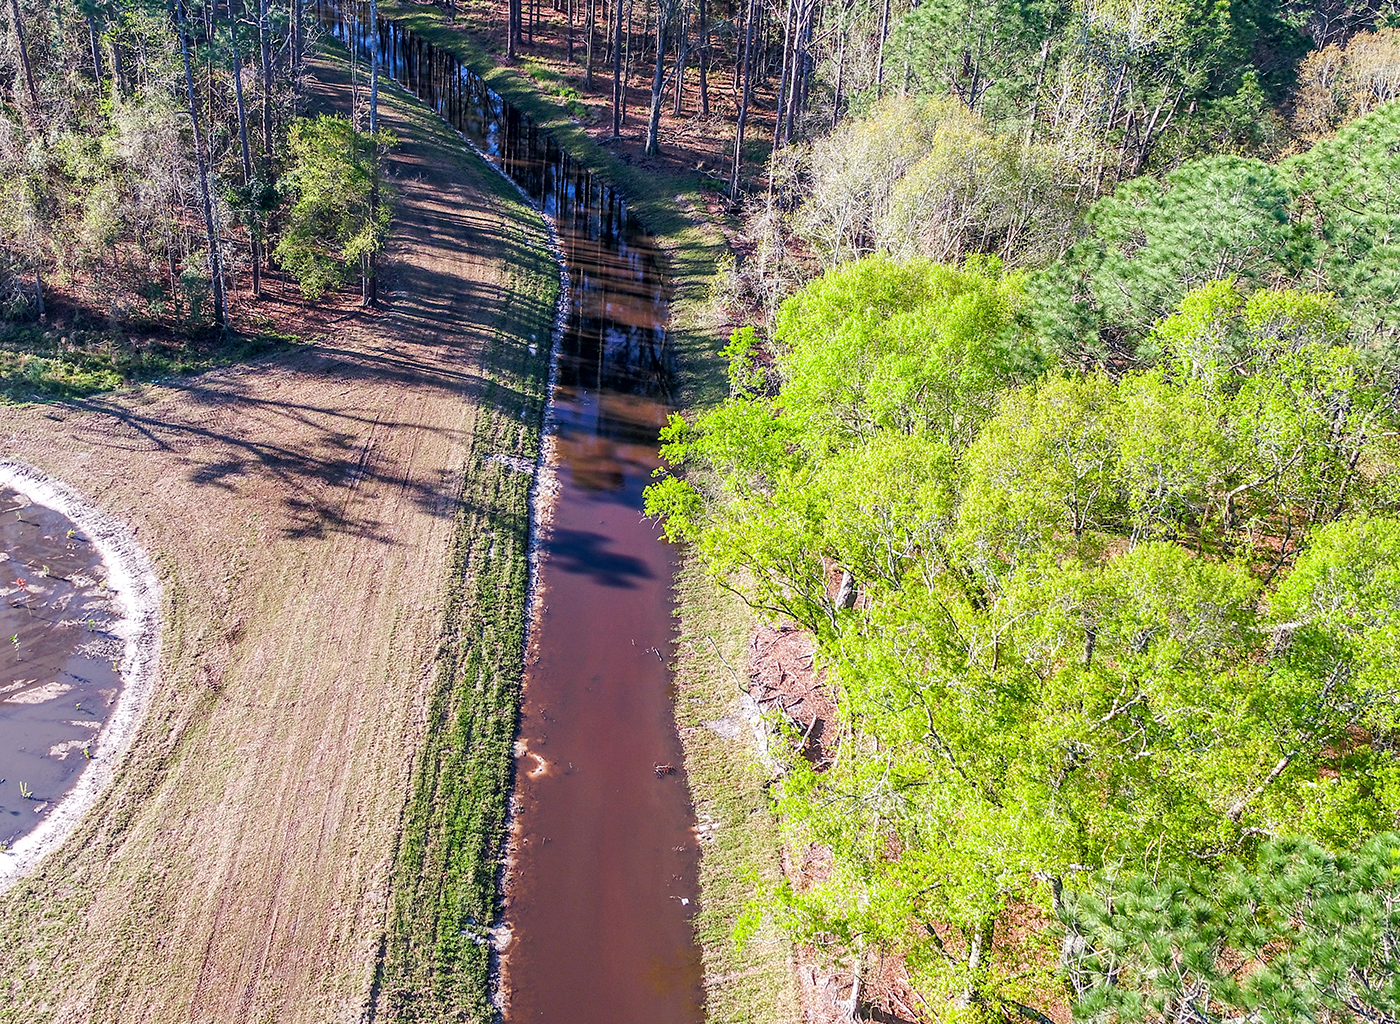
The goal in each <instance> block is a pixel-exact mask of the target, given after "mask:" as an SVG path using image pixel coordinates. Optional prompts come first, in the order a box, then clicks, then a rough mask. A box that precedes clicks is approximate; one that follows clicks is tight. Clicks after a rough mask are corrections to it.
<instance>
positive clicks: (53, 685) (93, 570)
mask: <svg viewBox="0 0 1400 1024" xmlns="http://www.w3.org/2000/svg"><path fill="white" fill-rule="evenodd" d="M120 618H121V608H120V607H119V605H118V603H117V600H116V597H115V595H114V594H113V592H112V591H111V590H109V589H108V587H107V568H106V566H105V565H104V563H103V560H102V556H101V554H100V553H99V551H98V550H97V547H96V546H95V545H94V543H93V541H92V538H90V537H88V536H87V535H86V534H84V532H83V531H82V530H81V529H79V528H78V527H77V525H76V524H74V523H73V522H72V520H70V519H68V518H67V517H66V516H63V515H61V514H60V513H58V512H55V511H54V510H53V509H50V508H46V507H45V506H43V505H39V504H36V503H35V502H33V501H31V500H30V499H29V498H27V497H25V496H24V495H22V494H20V493H19V492H17V491H15V490H11V489H8V488H4V487H0V843H2V844H4V845H5V846H6V847H10V846H13V845H14V843H15V841H16V840H18V839H20V838H21V837H23V836H24V835H26V834H27V833H29V832H31V831H32V830H33V829H34V828H36V827H37V826H38V825H39V824H40V823H41V822H42V821H43V820H44V817H45V815H46V814H48V813H49V812H50V811H52V810H53V809H54V807H55V806H56V805H57V803H58V801H59V800H60V799H61V798H62V797H63V796H64V795H65V794H67V793H68V792H69V790H71V789H72V788H73V787H74V786H75V785H76V784H77V782H78V778H79V776H80V775H81V774H82V772H83V769H84V768H86V767H87V765H88V763H89V761H90V759H91V758H92V757H93V756H95V751H96V740H97V736H98V733H99V732H100V731H101V729H102V726H103V724H104V723H105V722H106V721H107V718H108V717H109V715H110V714H111V712H112V710H113V709H114V708H115V706H116V703H117V696H118V693H119V691H120V689H121V684H120V679H119V676H118V665H119V664H120V662H121V660H122V654H123V650H124V644H123V642H122V641H121V640H120V639H119V638H118V637H117V636H116V635H114V633H113V628H114V627H115V626H116V625H117V623H118V622H119V620H120Z"/></svg>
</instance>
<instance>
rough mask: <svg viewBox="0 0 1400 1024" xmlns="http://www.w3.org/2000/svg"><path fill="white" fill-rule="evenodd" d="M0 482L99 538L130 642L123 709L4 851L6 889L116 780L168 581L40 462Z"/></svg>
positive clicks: (147, 681) (137, 714) (1, 874)
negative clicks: (69, 782)
mask: <svg viewBox="0 0 1400 1024" xmlns="http://www.w3.org/2000/svg"><path fill="white" fill-rule="evenodd" d="M0 487H8V488H11V489H13V490H15V491H18V492H19V493H20V494H23V495H24V496H25V497H26V498H28V499H29V500H30V501H32V502H34V503H35V504H37V505H44V506H45V507H47V508H51V509H53V510H54V511H55V512H60V513H62V514H63V515H65V516H67V517H68V518H69V519H71V520H72V521H73V523H74V524H75V525H76V526H77V527H78V529H80V530H82V531H83V533H85V534H87V536H88V537H89V538H90V539H91V540H92V543H93V546H94V547H96V548H97V551H98V553H99V554H100V555H101V556H102V561H103V563H104V565H105V566H106V568H107V588H108V590H110V591H111V592H112V593H113V596H114V597H115V598H116V603H117V607H118V608H119V609H120V610H121V613H122V614H121V618H120V619H119V620H118V622H117V623H116V624H115V625H114V626H113V627H112V632H113V633H115V634H116V635H117V636H118V637H119V638H121V639H122V640H123V641H124V648H125V649H124V652H123V654H122V663H121V669H120V672H121V679H122V688H121V692H120V695H119V696H118V698H117V706H116V708H115V709H114V710H113V712H112V715H111V717H110V718H108V720H107V723H106V724H105V725H104V726H103V727H102V730H101V732H99V733H98V735H97V740H96V742H95V743H94V744H93V746H92V754H93V759H92V760H91V761H89V762H88V764H87V767H86V768H84V769H83V772H82V774H81V775H80V776H79V777H78V782H77V785H75V786H74V787H73V788H72V789H71V790H70V791H69V792H68V795H67V796H65V797H64V798H63V799H62V800H60V801H59V803H58V806H57V807H55V808H54V809H53V810H52V811H50V812H49V813H48V815H47V816H46V817H45V818H44V820H43V821H42V822H41V823H40V824H39V825H38V827H37V828H35V829H34V831H32V832H30V833H29V834H28V835H26V836H24V837H22V838H21V839H19V840H18V841H17V842H16V843H15V844H14V845H13V846H11V847H10V848H9V849H8V850H7V851H5V852H4V853H3V854H0V893H3V892H5V890H7V889H9V888H10V886H12V885H14V884H15V883H16V882H17V881H19V880H20V879H21V878H23V877H24V876H25V875H27V874H29V873H30V872H31V871H33V870H34V869H35V868H36V867H37V866H38V865H39V862H40V861H41V860H43V858H44V857H45V856H46V855H47V854H49V853H51V852H52V851H53V850H55V849H57V848H58V847H59V846H60V845H62V843H63V841H64V840H65V839H67V838H68V836H69V834H70V833H71V832H72V831H73V829H74V828H75V827H76V826H77V824H78V822H79V821H80V820H81V819H82V817H83V815H84V814H85V813H87V810H88V808H90V807H91V806H92V805H93V804H94V803H95V802H96V801H97V798H98V797H99V796H101V795H102V792H103V791H104V790H105V789H106V788H107V787H108V786H109V785H110V784H111V783H112V780H113V779H114V778H115V777H116V773H117V767H118V763H119V762H120V761H121V759H122V756H123V755H124V754H125V753H126V751H127V749H128V748H129V747H130V746H131V741H132V740H133V739H134V738H135V736H136V732H137V730H138V729H139V728H140V727H141V720H142V718H144V717H145V713H146V707H147V706H148V705H149V704H150V699H151V693H152V692H153V691H154V689H155V682H156V675H157V668H158V666H159V661H160V583H159V582H158V581H157V579H156V574H155V569H154V568H153V567H152V565H151V561H150V559H149V558H147V557H146V553H145V552H144V551H143V550H141V547H140V545H138V544H137V543H136V539H135V537H133V536H132V535H131V533H130V532H128V531H127V529H126V528H125V527H124V526H123V525H122V524H121V523H119V522H117V521H116V520H115V519H113V518H112V517H111V516H109V515H107V513H105V512H103V511H102V510H101V509H99V508H98V507H97V506H96V505H94V504H93V503H92V502H91V501H89V500H88V499H87V498H85V497H83V496H82V495H81V494H79V493H78V492H77V491H74V490H73V489H72V488H70V487H67V486H66V485H64V484H62V483H60V482H58V481H57V480H54V479H53V478H52V477H50V476H48V475H47V474H44V473H41V472H40V471H39V470H37V469H35V468H33V467H32V466H27V465H25V464H24V463H21V462H15V461H13V460H11V459H0Z"/></svg>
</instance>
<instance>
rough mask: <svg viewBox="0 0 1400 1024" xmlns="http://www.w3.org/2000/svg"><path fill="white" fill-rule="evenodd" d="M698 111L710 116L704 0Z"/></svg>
mask: <svg viewBox="0 0 1400 1024" xmlns="http://www.w3.org/2000/svg"><path fill="white" fill-rule="evenodd" d="M699 15H700V59H699V61H698V62H697V63H698V64H699V71H700V113H701V114H703V115H704V116H705V117H709V116H710V29H709V26H708V25H706V23H705V0H700V11H699Z"/></svg>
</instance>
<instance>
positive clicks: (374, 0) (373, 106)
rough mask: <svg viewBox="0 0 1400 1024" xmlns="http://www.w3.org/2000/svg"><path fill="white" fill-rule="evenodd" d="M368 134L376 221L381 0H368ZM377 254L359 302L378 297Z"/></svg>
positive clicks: (368, 257) (364, 266)
mask: <svg viewBox="0 0 1400 1024" xmlns="http://www.w3.org/2000/svg"><path fill="white" fill-rule="evenodd" d="M369 22H370V47H369V134H370V139H371V141H370V154H371V159H372V160H373V161H374V166H373V167H372V168H371V169H370V174H371V178H370V191H369V216H370V223H372V224H373V223H375V222H377V220H378V215H379V37H378V31H379V0H369ZM375 263H376V260H375V253H374V250H372V249H371V250H370V251H369V252H368V253H366V254H365V258H364V261H363V262H362V263H361V265H360V267H361V269H360V305H362V306H372V305H374V302H375V299H377V298H378V294H377V292H378V285H377V279H378V274H377V273H376V270H377V268H376V266H375Z"/></svg>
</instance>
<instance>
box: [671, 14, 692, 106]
mask: <svg viewBox="0 0 1400 1024" xmlns="http://www.w3.org/2000/svg"><path fill="white" fill-rule="evenodd" d="M680 22H681V23H680V34H679V35H678V36H677V37H676V71H675V75H676V102H675V104H674V105H673V106H672V107H671V113H672V115H673V116H675V117H680V116H681V106H682V105H683V104H684V102H685V65H686V61H687V59H689V57H690V8H689V7H688V6H686V4H685V2H684V0H682V3H681V10H680Z"/></svg>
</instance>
